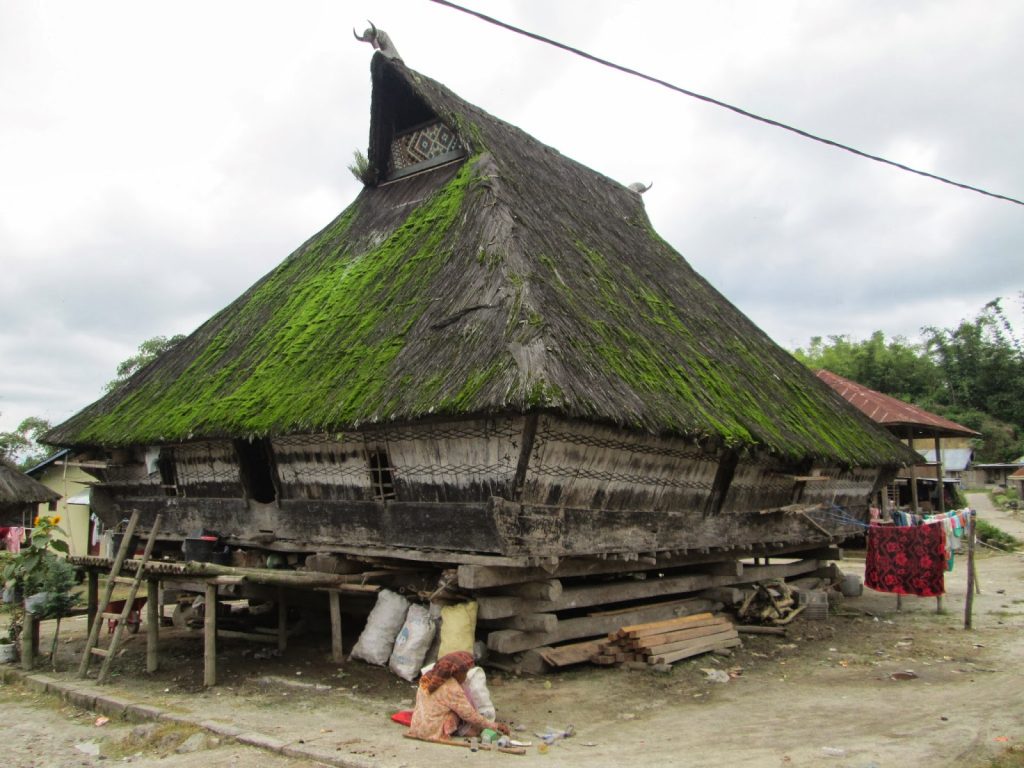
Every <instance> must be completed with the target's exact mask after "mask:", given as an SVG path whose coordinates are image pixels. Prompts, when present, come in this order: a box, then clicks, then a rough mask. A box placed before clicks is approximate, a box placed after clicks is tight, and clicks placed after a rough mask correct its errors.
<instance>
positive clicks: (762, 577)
mask: <svg viewBox="0 0 1024 768" xmlns="http://www.w3.org/2000/svg"><path fill="white" fill-rule="evenodd" d="M825 565H828V563H822V562H821V561H819V560H799V561H797V562H795V563H781V564H777V565H748V566H745V567H744V568H743V576H742V577H740V579H738V580H737V582H736V583H738V584H753V583H754V582H755V581H768V580H769V579H788V578H790V577H791V576H800V575H802V574H805V573H810V572H812V571H817V570H818V569H819V568H821V567H822V566H825Z"/></svg>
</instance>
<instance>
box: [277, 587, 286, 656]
mask: <svg viewBox="0 0 1024 768" xmlns="http://www.w3.org/2000/svg"><path fill="white" fill-rule="evenodd" d="M287 648H288V599H287V593H286V592H285V589H284V587H279V588H278V590H277V650H279V651H281V652H284V651H285V649H287Z"/></svg>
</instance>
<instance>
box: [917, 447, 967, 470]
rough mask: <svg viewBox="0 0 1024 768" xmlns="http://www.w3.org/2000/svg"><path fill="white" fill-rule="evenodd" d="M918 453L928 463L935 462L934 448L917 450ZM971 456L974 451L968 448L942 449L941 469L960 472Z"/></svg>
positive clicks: (965, 466) (965, 467)
mask: <svg viewBox="0 0 1024 768" xmlns="http://www.w3.org/2000/svg"><path fill="white" fill-rule="evenodd" d="M918 453H920V454H921V455H922V456H924V457H925V458H926V459H927V460H928V461H929V463H934V462H935V449H934V448H931V449H929V450H924V451H922V450H918ZM973 455H974V451H973V450H971V449H970V448H943V449H942V468H943V469H945V470H948V471H950V472H962V471H963V470H965V469H967V466H968V465H969V464H970V463H971V456H973Z"/></svg>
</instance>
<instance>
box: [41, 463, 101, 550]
mask: <svg viewBox="0 0 1024 768" xmlns="http://www.w3.org/2000/svg"><path fill="white" fill-rule="evenodd" d="M25 474H26V475H28V476H29V477H31V478H32V479H34V480H36V481H38V482H39V483H40V484H42V485H44V486H46V487H47V488H49V489H50V490H51V491H53V492H54V493H55V494H56V495H57V498H56V499H55V500H54V501H49V502H47V503H46V504H45V505H40V507H39V510H38V514H51V515H52V514H57V515H60V518H61V523H60V527H61V529H63V530H64V532H65V533H66V534H67V536H66V537H65V538H66V540H67V542H68V547H69V550H70V554H72V555H89V554H94V550H95V547H91V546H90V544H91V542H92V540H93V536H94V533H95V523H96V521H95V520H94V518H93V517H92V515H91V514H90V510H89V496H90V488H91V485H92V483H95V482H96V479H95V478H94V477H92V476H91V475H88V474H86V472H85V470H84V469H83V468H82V466H81V462H78V461H76V460H75V458H74V457H73V455H72V453H71V451H70V450H69V449H67V448H65V449H64V450H61V451H58V452H57V453H55V454H54V455H53V456H50V457H49V458H48V459H45V460H44V461H41V462H39V463H38V464H36V465H35V466H34V467H31V468H30V469H28V470H26V472H25Z"/></svg>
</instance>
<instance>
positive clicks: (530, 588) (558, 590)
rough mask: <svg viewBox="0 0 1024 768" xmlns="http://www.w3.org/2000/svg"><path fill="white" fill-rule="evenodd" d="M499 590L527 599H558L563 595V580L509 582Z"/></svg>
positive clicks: (504, 593)
mask: <svg viewBox="0 0 1024 768" xmlns="http://www.w3.org/2000/svg"><path fill="white" fill-rule="evenodd" d="M498 592H499V593H500V594H502V595H511V596H514V597H522V598H526V599H527V600H557V599H558V598H560V597H561V596H562V582H561V581H559V580H558V579H546V580H545V581H528V582H526V583H525V584H509V585H507V586H504V587H502V588H501V589H499V590H498Z"/></svg>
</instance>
